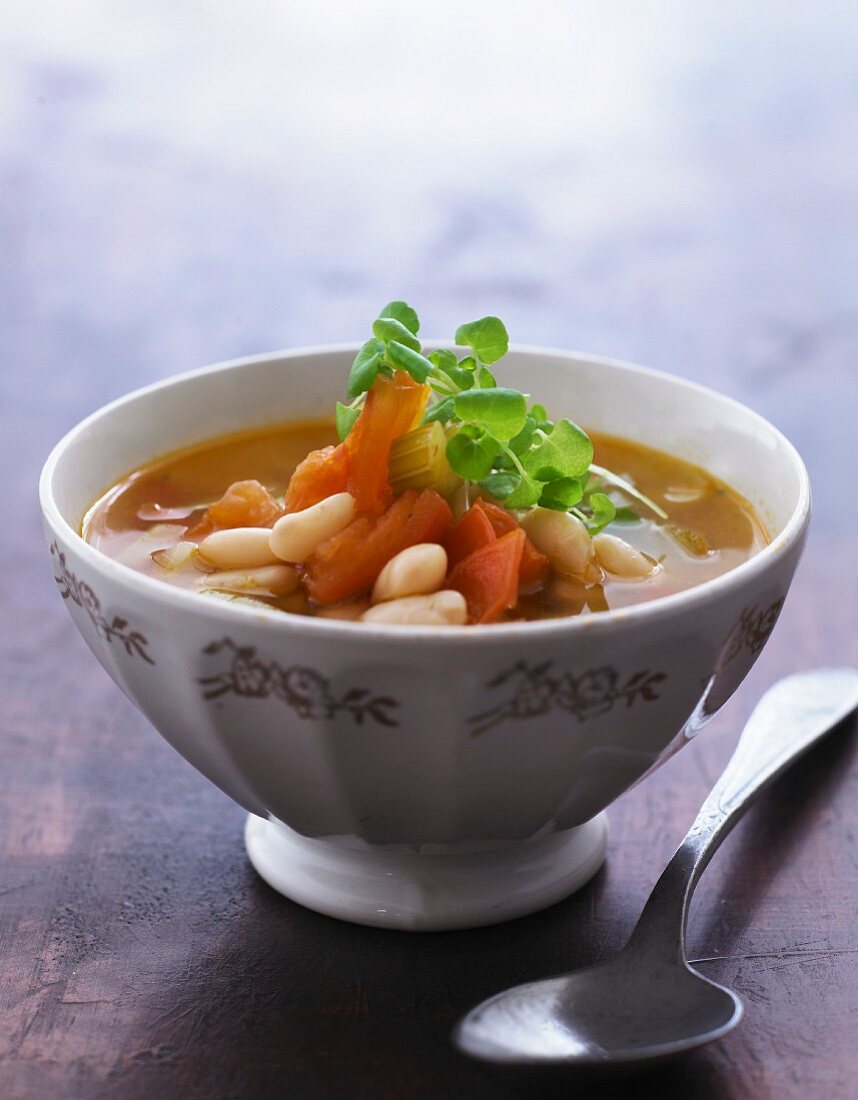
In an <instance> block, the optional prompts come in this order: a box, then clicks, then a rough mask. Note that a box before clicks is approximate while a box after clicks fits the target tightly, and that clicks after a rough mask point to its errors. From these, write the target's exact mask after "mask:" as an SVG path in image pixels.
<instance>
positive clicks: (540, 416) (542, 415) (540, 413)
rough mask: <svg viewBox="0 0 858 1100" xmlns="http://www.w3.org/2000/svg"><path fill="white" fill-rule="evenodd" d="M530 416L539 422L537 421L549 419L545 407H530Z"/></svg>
mask: <svg viewBox="0 0 858 1100" xmlns="http://www.w3.org/2000/svg"><path fill="white" fill-rule="evenodd" d="M530 415H531V416H532V417H533V419H534V420H537V421H538V420H547V419H548V412H547V411H546V408H545V406H544V405H531V406H530Z"/></svg>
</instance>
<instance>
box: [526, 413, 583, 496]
mask: <svg viewBox="0 0 858 1100" xmlns="http://www.w3.org/2000/svg"><path fill="white" fill-rule="evenodd" d="M542 435H543V438H542V441H541V442H539V443H537V445H536V446H535V447H533V448H531V449H530V450H528V451H527V452H526V454H525V456H524V468H525V469H526V470H527V472H528V473H529V474H530V475H531V476H532V477H535V478H537V479H538V480H539V481H553V480H554V479H555V478H561V477H580V476H581V475H582V474H585V473H586V472H587V470H588V469H589V468H590V463H591V462H592V461H593V444H592V443H591V442H590V437H589V436H588V435H587V433H586V432H585V431H583V430H582V429H581V428H579V427H578V425H577V424H573V423H572V421H571V420H558V421H557V423H556V424H555V425H554V427H553V428H552V429H551V431H550V432H549V433H548V434H547V435H546V434H545V433H544V432H543V433H542Z"/></svg>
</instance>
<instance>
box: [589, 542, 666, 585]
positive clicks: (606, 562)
mask: <svg viewBox="0 0 858 1100" xmlns="http://www.w3.org/2000/svg"><path fill="white" fill-rule="evenodd" d="M593 545H594V546H595V548H596V554H597V556H598V558H599V562H600V564H601V566H602V568H603V569H604V570H605V571H606V572H608V573H613V574H614V576H616V577H624V578H626V579H627V580H639V579H640V578H641V577H648V576H649V575H650V574H651V573H652V572H653V570H654V568H655V566H654V565H653V563H652V562H651V561H650V560H649V558H647V557H646V556H645V555H644V554H642V553H641V552H640V550H636V549H635V548H634V546H630V545H629V544H628V543H627V542H626V540H625V539H621V538H617V536H616V535H606V534H605V533H604V532H603V533H602V534H600V535H596V537H595V538H594V539H593Z"/></svg>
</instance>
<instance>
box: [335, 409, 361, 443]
mask: <svg viewBox="0 0 858 1100" xmlns="http://www.w3.org/2000/svg"><path fill="white" fill-rule="evenodd" d="M359 416H360V409H359V408H358V407H357V406H356V405H344V404H343V403H342V402H341V401H338V402H337V413H336V417H337V435H338V436H339V438H340V442H341V443H342V442H343V440H344V439H345V438H346V436H347V435H348V434H349V432H350V431H351V430H352V428H353V427H354V422H355V421H356V420H357V418H358V417H359Z"/></svg>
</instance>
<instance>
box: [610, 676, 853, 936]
mask: <svg viewBox="0 0 858 1100" xmlns="http://www.w3.org/2000/svg"><path fill="white" fill-rule="evenodd" d="M856 706H858V671H856V670H855V669H851V668H831V669H818V670H816V671H813V672H801V673H798V674H796V675H794V676H788V677H786V679H784V680H780V681H779V682H778V683H777V684H775V686H774V687H772V688H770V690H769V691H767V692H766V694H765V695H764V696H763V697H762V699H761V700H760V702H759V703H758V704H757V706H756V708H755V710H754V712H753V714H752V715H751V717H750V718H749V719H748V722H747V725H746V726H745V728H744V730H743V731H742V736H741V738H740V739H739V744H738V746H737V747H736V751H735V752H734V753H733V756H732V757H731V758H730V761H729V763H728V764H727V767H726V768H725V769H724V772H723V774H722V775H721V778H720V779H719V780H718V782H717V783H716V784H715V786H714V787H713V789H712V791H711V793H710V794H709V797H708V798H707V799H706V801H705V802H704V803H703V805H702V806H701V808H700V812H699V813H698V815H697V817H696V818H695V820H694V824H693V825H692V826H691V828H690V829H689V830H688V833H687V834H686V836H685V839H684V840H683V841H682V843H681V844H680V845H679V847H678V848H677V850H676V854H675V855H674V856H673V858H672V859H671V861H670V863H668V865H667V867H666V868H665V870H664V873H663V874H662V876H661V878H660V879H659V880H658V882H657V883H656V885H655V888H654V890H653V892H652V894H651V895H650V897H649V900H648V901H647V903H646V905H645V906H644V910H643V912H642V913H641V916H640V919H639V920H638V923H637V926H636V927H635V930H634V932H633V933H632V941H640V940H644V939H645V940H647V942H648V946H649V947H651V948H654V947H655V946H656V944H657V943H662V944H664V943H665V942H666V943H668V944H670V947H671V951H672V952H676V951H678V952H679V954H680V956H682V955H683V951H684V941H685V924H686V920H687V917H688V906H689V903H690V901H691V895H692V893H693V892H694V887H695V886H696V885H697V882H698V880H699V878H700V876H701V874H702V873H703V871H704V869H705V868H706V865H707V864H708V862H709V860H710V859H711V858H712V856H713V855H714V854H715V852H716V850H717V848H718V845H719V844H720V843H721V841H722V840H723V839H724V837H725V836H727V834H728V833H729V832H730V830H731V829H732V828H733V826H734V825H735V824H736V823H737V821H738V820H739V818H740V817H741V816H742V814H743V813H744V812H745V810H747V809H748V807H749V806H750V805H751V803H752V802H753V801H754V799H755V798H756V797H757V795H758V794H759V793H760V792H761V791H762V790H764V789H765V788H766V787H767V786H768V785H769V784H770V783H772V782H773V781H774V780H775V779H776V778H777V777H778V776H779V775H780V774H781V772H783V771H785V770H786V769H787V768H788V767H789V766H790V764H792V763H793V762H794V761H795V760H797V759H798V758H799V756H801V755H802V754H803V753H804V752H806V751H807V750H808V749H809V748H810V747H811V746H812V745H813V744H815V742H816V741H818V740H819V739H820V738H821V737H824V736H825V734H827V733H828V732H829V731H830V730H831V729H833V728H834V726H836V725H837V724H838V723H839V722H841V721H842V720H843V719H844V718H846V717H847V716H848V715H849V714H850V713H851V712H852V711H853V710H854V709H855V707H856ZM677 917H678V918H679V919H678V921H677ZM669 932H670V933H672V935H669V936H668V935H667V933H669ZM632 941H630V942H632Z"/></svg>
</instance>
